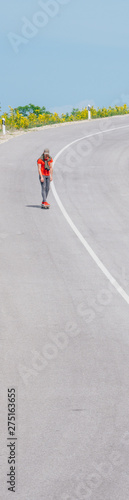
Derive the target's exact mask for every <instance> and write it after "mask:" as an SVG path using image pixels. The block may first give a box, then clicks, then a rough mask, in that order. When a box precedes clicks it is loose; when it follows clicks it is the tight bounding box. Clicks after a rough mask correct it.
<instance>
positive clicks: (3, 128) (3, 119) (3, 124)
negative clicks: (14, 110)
mask: <svg viewBox="0 0 129 500" xmlns="http://www.w3.org/2000/svg"><path fill="white" fill-rule="evenodd" d="M2 130H3V135H5V118H2Z"/></svg>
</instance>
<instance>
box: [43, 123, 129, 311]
mask: <svg viewBox="0 0 129 500" xmlns="http://www.w3.org/2000/svg"><path fill="white" fill-rule="evenodd" d="M127 127H129V125H123V126H122V127H116V128H112V129H107V130H103V131H101V132H96V133H94V134H90V135H86V136H84V137H81V138H80V139H76V140H75V141H72V142H71V143H70V144H67V146H65V147H64V148H62V149H61V150H60V151H59V152H58V153H57V155H56V156H55V158H54V162H53V166H54V165H55V163H56V161H57V159H58V158H59V156H61V154H62V153H63V152H64V151H65V150H66V149H68V148H69V147H70V146H72V144H75V143H76V142H79V141H82V140H84V139H88V138H89V137H93V136H95V135H99V134H104V133H107V132H112V131H114V130H119V129H123V128H127ZM51 189H52V192H53V195H54V197H55V200H56V202H57V204H58V206H59V208H60V210H61V212H62V214H63V215H64V217H65V219H66V220H67V222H68V224H69V225H70V227H71V229H72V230H73V231H74V233H75V234H76V236H77V237H78V239H79V240H80V241H81V243H82V245H83V246H84V247H85V248H86V250H87V252H88V253H89V255H90V256H91V257H92V259H93V260H94V262H95V263H96V264H97V266H98V267H99V268H100V269H101V271H102V273H103V274H104V275H105V276H106V278H107V279H108V280H109V281H110V283H111V284H112V286H113V287H114V288H115V289H116V290H117V292H118V293H119V294H120V295H121V296H122V297H123V299H124V300H125V302H127V304H129V295H127V293H126V292H125V291H124V290H123V288H122V287H121V286H120V285H119V283H118V282H117V281H116V279H115V278H113V276H112V275H111V274H110V272H109V271H108V269H107V268H106V267H105V266H104V264H103V263H102V262H101V260H100V259H99V258H98V257H97V255H96V254H95V252H94V251H93V250H92V248H91V247H90V245H89V244H88V243H87V241H86V240H85V238H84V237H83V236H82V234H81V233H80V231H78V229H77V227H76V226H75V224H74V223H73V221H72V219H71V218H70V217H69V215H68V213H67V212H66V210H65V208H64V206H63V204H62V202H61V200H60V198H59V196H58V194H57V191H56V188H55V186H54V183H53V182H52V184H51Z"/></svg>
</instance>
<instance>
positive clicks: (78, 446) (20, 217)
mask: <svg viewBox="0 0 129 500" xmlns="http://www.w3.org/2000/svg"><path fill="white" fill-rule="evenodd" d="M128 135H129V117H128V115H125V116H120V117H113V118H109V119H101V120H96V121H91V122H81V123H75V124H67V125H66V126H64V127H59V128H55V129H54V128H52V129H46V130H45V129H44V130H41V131H40V130H36V131H33V132H31V133H29V134H25V135H23V136H21V137H17V138H16V139H13V140H11V141H8V142H6V143H5V144H1V145H0V205H1V207H0V208H1V210H0V253H1V269H0V305H1V335H0V342H1V367H2V371H1V430H2V436H1V456H0V474H1V493H0V495H1V496H0V499H1V500H6V499H7V498H8V497H9V494H10V492H8V483H7V482H6V481H7V473H9V467H10V465H9V463H8V455H9V451H8V450H9V447H8V448H7V437H8V430H7V389H8V388H11V387H15V389H16V424H17V425H16V437H17V445H16V488H17V490H16V494H15V497H16V500H83V499H84V500H89V499H91V500H109V498H110V499H111V500H127V499H128V494H129V480H128V469H129V418H128V415H129V363H128V357H129V329H128V323H129V305H128V299H127V300H126V298H128V297H129V259H128V249H129V141H128ZM88 136H89V137H88ZM44 147H49V148H50V152H51V155H52V156H53V157H54V158H55V159H56V161H55V164H54V185H53V186H52V185H51V191H50V194H49V201H50V204H51V208H50V210H47V211H43V210H41V208H40V203H41V193H40V184H39V179H38V174H37V166H36V160H37V158H38V157H39V156H40V154H41V153H42V151H43V149H44ZM75 228H76V230H73V229H75ZM79 235H80V236H81V237H80V238H79ZM84 242H86V245H85V244H83V243H84ZM94 256H95V258H94ZM99 263H101V266H100V265H98V264H99ZM104 269H106V272H107V274H106V273H104V272H103V270H104ZM109 277H111V279H109ZM114 283H117V286H114ZM120 290H122V293H120ZM8 443H9V441H8Z"/></svg>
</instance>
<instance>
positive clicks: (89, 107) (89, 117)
mask: <svg viewBox="0 0 129 500" xmlns="http://www.w3.org/2000/svg"><path fill="white" fill-rule="evenodd" d="M90 110H91V106H90V104H88V120H90V119H91V112H90Z"/></svg>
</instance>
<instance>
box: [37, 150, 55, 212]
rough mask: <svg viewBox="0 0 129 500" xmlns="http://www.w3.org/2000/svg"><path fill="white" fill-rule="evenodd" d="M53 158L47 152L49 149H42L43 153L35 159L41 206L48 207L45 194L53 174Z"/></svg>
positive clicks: (47, 191) (46, 194)
mask: <svg viewBox="0 0 129 500" xmlns="http://www.w3.org/2000/svg"><path fill="white" fill-rule="evenodd" d="M52 164H53V159H52V158H51V156H50V154H49V149H44V152H43V154H42V155H41V156H40V158H39V159H38V160H37V166H38V172H39V180H40V183H41V194H42V198H43V201H42V203H41V207H42V208H50V204H49V203H47V201H46V200H47V196H48V193H49V189H50V182H51V181H52V176H53V168H52Z"/></svg>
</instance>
